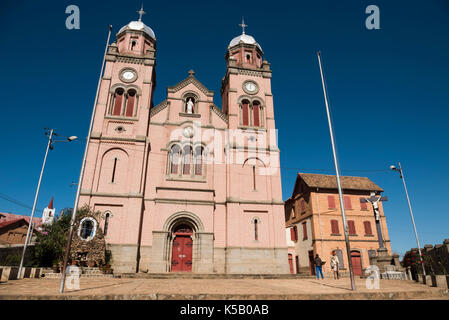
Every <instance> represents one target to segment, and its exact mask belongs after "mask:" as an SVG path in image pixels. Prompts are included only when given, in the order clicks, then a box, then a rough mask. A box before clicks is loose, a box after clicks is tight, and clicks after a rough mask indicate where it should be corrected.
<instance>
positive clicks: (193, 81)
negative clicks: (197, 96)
mask: <svg viewBox="0 0 449 320" xmlns="http://www.w3.org/2000/svg"><path fill="white" fill-rule="evenodd" d="M189 84H193V85H195V86H196V87H197V88H198V89H199V90H200V91H201V92H202V93H204V94H205V95H206V96H209V97H211V96H213V95H214V92H213V91H210V90H209V89H207V88H206V86H205V85H203V84H202V83H201V82H200V81H199V80H198V79H197V78H196V77H195V76H193V75H191V76H189V77H188V78H186V79H184V80H182V81H181V82H179V83H178V84H176V85H174V86H173V87H167V93H169V92H170V93H174V92H178V91H179V90H181V89H182V88H184V87H186V86H188V85H189Z"/></svg>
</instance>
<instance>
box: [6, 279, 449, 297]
mask: <svg viewBox="0 0 449 320" xmlns="http://www.w3.org/2000/svg"><path fill="white" fill-rule="evenodd" d="M356 286H357V292H356V293H354V292H352V291H351V290H350V282H349V279H347V278H346V279H340V280H333V279H325V280H315V279H313V280H312V279H294V280H291V279H124V278H122V279H116V278H105V279H102V278H93V279H88V278H82V279H80V290H78V291H71V290H67V292H66V293H64V294H63V295H59V294H58V288H59V280H58V279H22V280H14V281H9V282H6V283H0V300H4V299H151V300H156V299H189V300H197V299H239V300H240V299H448V300H449V294H448V293H447V292H444V291H443V290H441V289H439V288H432V287H428V286H426V285H422V284H419V283H416V282H413V281H401V280H381V281H380V289H379V290H375V289H374V290H369V289H367V288H366V287H365V280H363V279H357V280H356Z"/></svg>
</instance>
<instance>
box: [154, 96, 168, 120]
mask: <svg viewBox="0 0 449 320" xmlns="http://www.w3.org/2000/svg"><path fill="white" fill-rule="evenodd" d="M169 104H170V102H168V100H164V101H162V102H161V103H159V104H158V105H157V106H155V107H154V108H152V109H151V111H150V118H151V117H153V116H155V115H156V114H158V113H159V112H161V111H162V110H164V109H165V108H166V107H167V106H168V105H169Z"/></svg>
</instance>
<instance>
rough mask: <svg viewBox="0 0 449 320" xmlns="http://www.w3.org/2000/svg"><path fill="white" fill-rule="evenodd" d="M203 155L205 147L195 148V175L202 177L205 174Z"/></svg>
mask: <svg viewBox="0 0 449 320" xmlns="http://www.w3.org/2000/svg"><path fill="white" fill-rule="evenodd" d="M203 154H204V149H203V147H202V146H197V147H196V148H195V175H197V176H201V175H202V174H203Z"/></svg>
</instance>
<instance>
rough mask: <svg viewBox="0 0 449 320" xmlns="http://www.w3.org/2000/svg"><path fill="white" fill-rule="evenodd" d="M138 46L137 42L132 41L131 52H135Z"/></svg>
mask: <svg viewBox="0 0 449 320" xmlns="http://www.w3.org/2000/svg"><path fill="white" fill-rule="evenodd" d="M136 45H137V41H136V40H132V41H131V50H134V48H135V46H136Z"/></svg>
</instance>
